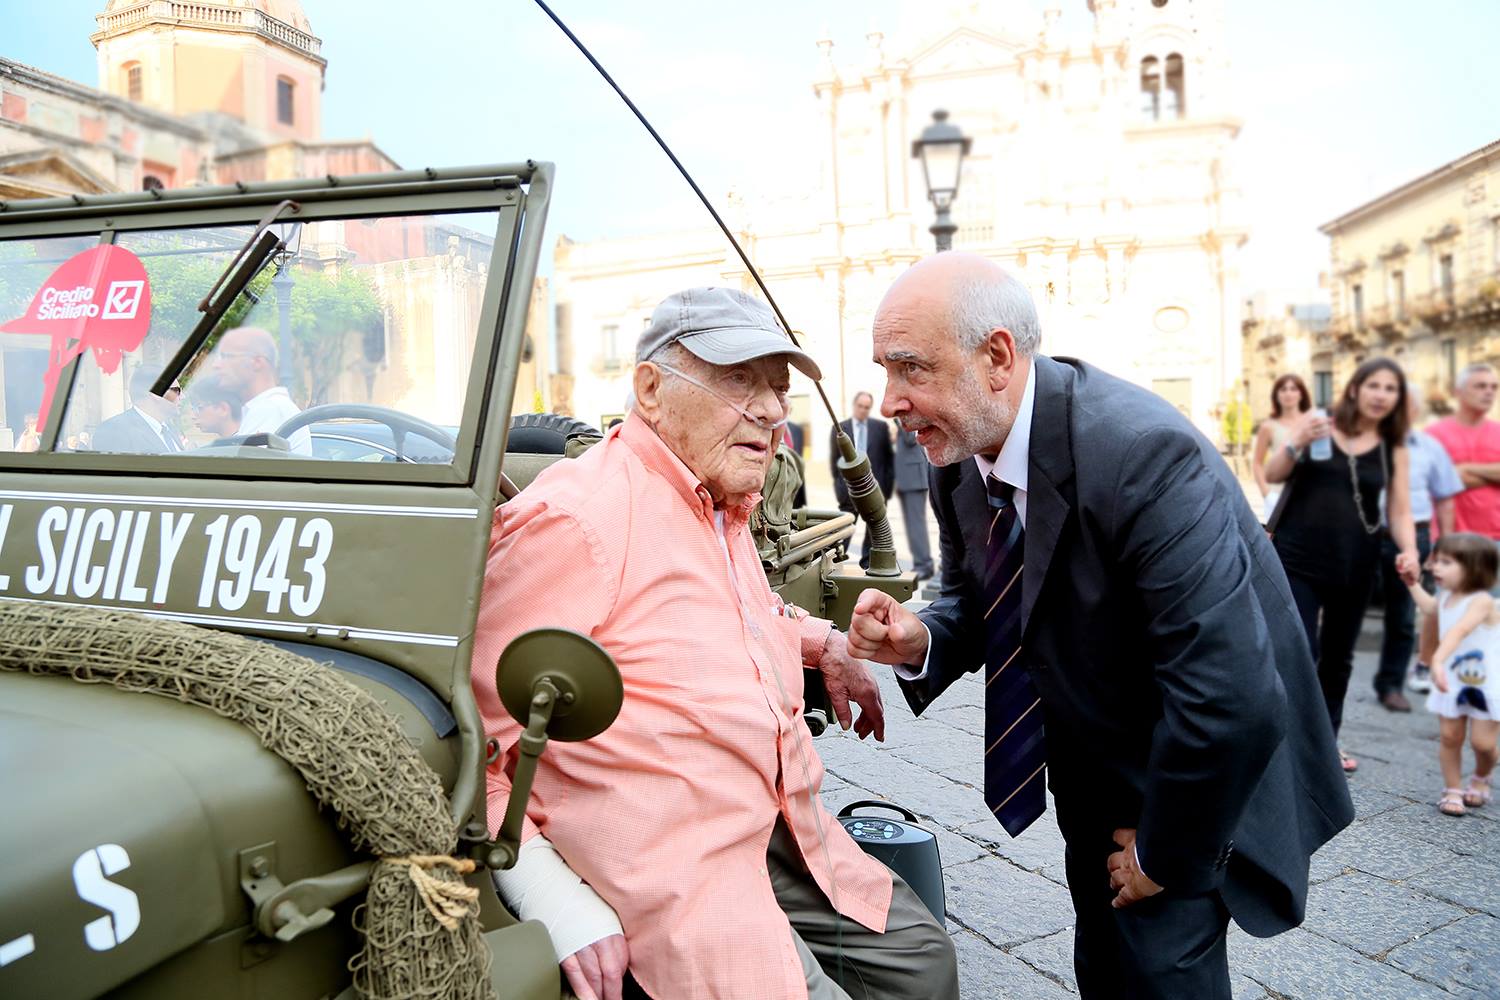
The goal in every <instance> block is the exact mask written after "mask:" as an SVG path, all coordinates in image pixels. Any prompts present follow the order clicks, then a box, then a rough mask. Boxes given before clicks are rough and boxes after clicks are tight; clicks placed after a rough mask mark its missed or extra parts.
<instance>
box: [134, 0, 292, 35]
mask: <svg viewBox="0 0 1500 1000" xmlns="http://www.w3.org/2000/svg"><path fill="white" fill-rule="evenodd" d="M211 2H213V0H211ZM140 5H141V0H107V2H106V3H105V5H104V13H106V14H110V13H113V12H115V11H121V10H125V9H126V8H129V7H139V6H140ZM215 5H216V6H222V7H249V8H251V9H253V10H258V11H261V12H262V13H264V14H269V15H270V16H271V17H274V18H275V19H276V20H278V21H281V22H283V23H286V24H290V25H291V26H292V27H294V28H296V29H297V30H298V31H306V32H308V33H311V32H312V24H311V23H309V22H308V20H307V14H306V12H304V11H303V9H302V3H301V0H217V3H216V4H215Z"/></svg>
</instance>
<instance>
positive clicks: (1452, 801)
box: [1438, 788, 1468, 816]
mask: <svg viewBox="0 0 1500 1000" xmlns="http://www.w3.org/2000/svg"><path fill="white" fill-rule="evenodd" d="M1438 812H1440V813H1442V814H1443V815H1444V816H1462V815H1463V814H1464V813H1466V812H1468V810H1467V809H1465V808H1464V793H1463V789H1461V788H1445V789H1443V797H1442V798H1440V799H1438Z"/></svg>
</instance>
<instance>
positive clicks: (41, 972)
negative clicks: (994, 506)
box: [0, 162, 911, 998]
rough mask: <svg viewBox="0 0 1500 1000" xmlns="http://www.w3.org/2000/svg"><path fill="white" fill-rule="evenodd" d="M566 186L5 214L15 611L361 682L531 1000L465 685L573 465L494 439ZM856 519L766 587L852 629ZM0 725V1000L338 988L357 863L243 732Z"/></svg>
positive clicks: (14, 694) (143, 701)
mask: <svg viewBox="0 0 1500 1000" xmlns="http://www.w3.org/2000/svg"><path fill="white" fill-rule="evenodd" d="M552 176H553V173H552V168H551V166H550V165H549V164H546V163H536V162H527V163H520V164H509V165H501V166H492V167H484V168H472V169H454V170H424V171H410V172H402V173H393V174H383V175H367V176H353V177H328V178H326V179H323V180H317V181H295V182H285V183H260V184H239V185H235V186H233V187H201V188H189V189H183V190H176V191H168V192H162V191H154V192H147V193H143V194H130V195H102V196H87V197H73V198H58V199H47V200H42V201H35V202H11V203H8V204H7V203H0V388H3V395H0V601H4V602H23V603H25V604H27V605H31V606H37V607H43V606H45V607H49V608H65V609H76V608H94V609H102V610H103V611H128V612H134V613H136V614H139V615H143V616H147V617H149V618H151V619H156V620H159V621H170V622H177V623H187V624H189V625H192V626H196V627H197V628H199V629H205V630H214V633H215V634H220V633H231V634H233V635H235V636H241V637H245V638H246V640H247V641H250V642H253V643H259V644H262V645H261V646H258V647H256V648H263V649H265V650H267V651H271V650H279V651H283V652H285V651H292V652H295V653H298V654H301V655H302V656H305V657H306V658H308V659H310V660H312V661H316V663H318V664H321V665H322V667H323V668H324V669H326V670H329V671H335V672H337V673H338V674H339V675H340V676H341V677H342V678H343V679H344V680H346V681H348V682H349V683H350V684H352V685H354V686H355V687H357V688H358V689H361V690H363V691H364V692H367V693H368V694H370V695H372V696H373V697H374V698H375V699H376V700H377V701H378V702H379V703H380V704H381V705H383V706H384V707H385V709H386V710H387V711H388V712H389V713H390V714H391V715H392V716H394V718H395V720H396V723H397V724H398V725H399V731H400V733H402V734H404V739H406V740H409V741H410V742H411V744H412V745H413V746H414V747H415V748H416V750H417V751H418V752H419V753H420V755H421V758H422V759H423V760H424V761H425V762H426V765H427V766H428V767H430V768H431V770H432V771H433V772H435V773H436V775H437V776H438V778H439V779H440V781H441V787H442V789H443V792H444V793H445V795H446V801H447V804H448V808H449V810H450V811H451V816H452V819H453V821H454V822H455V823H456V824H457V828H458V829H459V830H460V831H461V833H460V835H459V842H458V846H457V852H456V853H457V854H458V855H460V856H466V857H469V858H473V859H478V861H479V862H480V865H479V868H478V870H477V871H475V872H473V873H472V874H470V875H468V876H467V880H468V882H469V884H470V885H471V886H474V887H477V888H478V890H479V892H480V896H479V907H480V918H479V919H480V922H481V923H482V926H483V931H484V942H485V944H486V946H487V947H488V949H489V953H490V954H491V956H492V961H491V964H490V979H491V982H492V984H493V987H494V990H495V992H496V994H497V995H498V996H500V997H515V998H532V997H556V996H558V994H559V977H558V972H557V966H556V962H555V959H554V957H553V954H552V949H551V946H550V942H549V941H548V940H547V937H546V932H545V931H544V930H543V929H542V928H541V926H540V925H538V924H532V923H521V922H518V921H517V920H516V919H515V918H514V916H512V915H511V914H510V913H509V912H507V911H506V909H505V908H504V906H503V905H502V904H501V902H500V901H499V899H498V897H497V896H496V895H495V893H494V891H493V888H492V883H491V880H490V878H489V877H488V870H487V868H486V867H485V866H486V864H491V865H493V864H501V863H503V862H504V860H505V857H506V852H505V851H504V850H497V847H499V846H503V845H498V844H497V841H496V840H495V839H494V838H493V837H492V835H491V832H490V831H492V830H493V829H495V827H496V825H497V824H498V821H499V817H493V816H490V815H489V814H488V811H487V807H486V801H485V782H484V768H485V763H486V759H487V757H489V755H490V754H491V753H492V751H493V748H487V747H486V746H485V742H484V736H483V728H482V725H481V722H480V719H479V717H478V713H477V710H476V708H475V703H474V699H473V696H472V693H471V691H470V687H469V673H470V659H471V648H472V638H473V629H474V622H475V616H476V611H477V604H478V600H479V594H480V584H481V577H482V574H483V572H484V569H485V557H486V553H487V548H488V541H489V534H490V526H491V521H492V515H493V512H494V510H495V508H496V505H497V504H499V503H502V502H503V501H504V499H505V498H506V497H507V496H509V495H513V491H514V490H515V489H518V488H523V487H524V486H525V485H526V484H527V483H528V482H529V481H530V479H531V478H533V477H534V476H535V475H536V474H537V473H538V472H539V471H540V470H541V469H542V468H544V467H545V466H546V465H547V464H548V463H549V462H552V461H557V460H559V458H560V456H556V455H538V454H521V453H517V452H511V453H507V451H506V440H507V430H508V428H509V426H510V422H511V419H512V400H513V396H514V395H515V387H516V384H517V378H518V372H519V371H520V370H521V366H522V358H523V355H524V354H525V353H526V342H527V337H528V330H527V328H526V323H527V315H528V311H529V305H530V299H531V291H532V287H533V280H534V276H535V273H536V269H537V262H538V258H539V255H540V252H541V248H542V245H543V243H542V240H543V227H544V222H545V219H546V214H547V206H548V201H549V197H550V191H551V183H552ZM247 330H249V331H252V332H250V333H248V334H247V333H246V332H245V331H247ZM529 335H530V336H531V337H537V338H540V337H543V336H545V331H540V330H533V331H530V332H529ZM150 390H155V391H154V392H152V391H150ZM226 399H227V400H228V401H227V402H226ZM341 428H342V429H343V430H341ZM313 435H318V436H320V437H322V438H324V439H326V440H327V442H331V443H329V444H328V446H327V447H319V448H314V447H313V446H312V442H311V440H310V438H311V437H312V436H313ZM851 521H852V518H850V517H848V516H847V515H845V516H839V515H837V514H836V513H835V512H823V513H819V512H815V511H798V512H796V513H795V515H794V516H792V517H790V518H785V519H783V520H782V521H781V522H779V523H777V524H773V525H770V526H769V527H766V528H765V529H764V530H763V532H762V536H761V548H762V555H763V557H764V559H765V565H766V569H767V572H768V574H769V577H770V579H771V581H772V583H773V584H775V585H777V586H778V587H782V588H784V589H785V591H786V592H787V596H788V597H789V598H792V599H794V600H795V601H797V602H798V603H800V604H802V605H804V606H807V607H809V608H811V609H813V610H817V611H821V612H823V613H830V614H833V615H835V616H836V617H841V618H843V619H844V621H847V616H848V609H849V606H850V603H851V602H852V600H853V598H854V596H855V595H856V594H857V592H858V589H859V588H860V587H861V586H864V585H867V584H868V583H869V582H870V581H866V580H865V579H863V577H862V575H861V574H859V572H858V571H857V570H856V571H849V570H847V569H845V568H843V567H841V566H839V565H838V563H837V559H838V557H839V556H841V555H842V554H843V548H844V546H845V544H846V543H847V540H848V537H849V534H850V532H851V531H852V524H851ZM880 583H881V584H882V585H884V586H887V587H889V588H891V589H892V591H893V592H895V593H898V594H899V595H900V596H902V597H903V598H905V597H907V596H910V592H911V579H910V576H909V575H907V576H904V577H900V578H888V579H887V580H884V581H880ZM70 613H72V612H70ZM160 627H166V626H160ZM174 627H175V626H174ZM553 648H554V649H557V648H563V649H566V648H567V647H553ZM267 655H270V654H269V652H268V654H267ZM558 655H565V654H558ZM576 694H577V697H578V698H579V699H580V701H588V700H590V699H594V698H596V693H595V692H591V691H579V692H577V693H576ZM598 697H604V696H598ZM605 700H607V698H606V699H605ZM512 710H513V711H514V710H515V708H514V707H513V709H512ZM521 710H522V711H524V710H525V705H524V703H523V704H522V706H521ZM523 721H524V720H523ZM574 735H577V734H576V733H575V734H574ZM0 748H3V751H4V753H3V761H4V769H3V776H0V796H3V802H4V805H3V809H0V815H3V816H4V821H3V823H0V995H3V996H14V997H30V996H49V997H92V996H100V995H111V996H121V997H152V998H161V997H203V996H224V997H246V998H249V997H278V998H280V997H291V998H304V997H305V998H317V997H338V996H345V995H353V988H352V986H351V973H350V971H349V965H348V963H349V959H350V956H351V955H353V954H354V953H355V952H356V951H357V950H358V948H359V943H358V940H357V933H356V930H355V929H354V927H353V925H352V920H351V915H352V912H353V911H354V909H355V908H356V907H357V906H358V905H359V904H360V903H361V900H362V899H363V897H364V895H365V893H366V889H367V885H368V880H369V870H370V866H369V863H368V862H369V859H368V857H365V856H362V855H361V853H360V852H359V851H357V850H355V849H354V847H353V846H351V843H350V840H349V837H348V836H347V833H346V831H345V830H344V829H343V823H342V818H341V817H340V816H338V815H336V814H334V813H333V812H332V811H331V810H330V809H329V808H327V807H320V805H319V803H318V801H317V800H316V799H314V797H313V796H312V795H311V794H310V793H309V790H308V786H309V782H308V781H307V780H306V778H305V775H304V774H300V773H299V772H298V771H296V770H294V769H293V768H292V767H291V766H290V765H289V764H288V763H287V762H286V761H284V760H283V759H281V758H279V757H278V756H276V755H274V754H272V753H270V752H268V751H267V750H266V749H265V748H264V747H263V746H262V744H261V742H260V741H259V740H258V739H257V737H256V736H255V735H254V734H252V733H251V732H250V731H249V730H248V729H246V728H245V727H243V726H241V725H240V724H238V723H236V722H234V721H230V720H229V719H226V718H222V717H220V716H219V715H216V714H214V713H213V712H210V711H206V710H204V709H203V708H200V707H198V706H196V705H189V704H181V703H179V702H177V701H173V700H170V699H167V698H159V697H148V696H145V695H143V694H141V693H137V692H131V691H124V690H120V689H119V688H117V687H113V686H110V685H107V684H83V683H78V678H76V677H68V676H44V675H38V674H37V673H34V672H31V673H28V672H16V671H15V670H9V671H6V670H0ZM524 785H525V783H524V782H522V781H520V780H519V779H518V780H517V782H516V789H515V794H516V795H517V796H525V795H526V794H527V789H526V788H525V787H524Z"/></svg>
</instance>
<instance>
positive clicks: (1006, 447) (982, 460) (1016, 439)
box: [896, 369, 1036, 681]
mask: <svg viewBox="0 0 1500 1000" xmlns="http://www.w3.org/2000/svg"><path fill="white" fill-rule="evenodd" d="M1035 403H1036V379H1034V378H1032V372H1031V371H1030V370H1029V369H1028V370H1027V372H1026V388H1025V389H1023V390H1021V405H1020V406H1018V407H1017V408H1016V419H1015V422H1014V423H1012V424H1011V426H1010V433H1009V434H1007V435H1005V443H1004V444H1002V445H1001V446H1000V454H998V455H996V456H995V457H994V458H986V457H984V456H983V455H975V456H974V464H975V465H976V466H978V467H979V476H980V481H981V482H987V481H988V480H989V477H990V473H992V472H993V473H994V474H995V475H996V476H997V477H998V478H999V480H1000V481H1001V482H1002V483H1005V484H1007V485H1008V486H1013V487H1015V491H1016V493H1015V496H1014V497H1013V498H1012V499H1011V502H1012V503H1014V504H1015V505H1016V517H1017V518H1019V519H1020V521H1021V530H1023V531H1024V530H1025V529H1026V484H1027V482H1028V473H1029V467H1030V465H1031V411H1032V409H1033V408H1034V406H1035ZM944 572H947V568H946V567H945V568H944ZM922 627H923V628H927V625H926V624H925V623H924V624H923V625H922ZM931 655H932V631H931V630H930V629H929V630H928V632H927V656H931ZM896 676H897V677H900V678H901V679H902V680H908V681H919V680H921V679H922V678H924V677H926V676H927V657H923V658H922V666H921V668H920V669H919V668H917V667H916V666H912V665H908V664H897V665H896Z"/></svg>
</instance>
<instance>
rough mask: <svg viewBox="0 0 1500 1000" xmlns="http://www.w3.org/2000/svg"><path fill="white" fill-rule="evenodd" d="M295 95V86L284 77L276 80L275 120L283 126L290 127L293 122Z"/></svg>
mask: <svg viewBox="0 0 1500 1000" xmlns="http://www.w3.org/2000/svg"><path fill="white" fill-rule="evenodd" d="M296 93H297V84H296V83H295V82H293V81H292V80H290V79H288V78H287V77H284V76H278V77H277V78H276V120H277V121H279V122H280V123H281V124H283V125H291V124H292V123H293V122H294V120H295V115H294V110H295V102H294V100H293V99H294V98H295V96H296Z"/></svg>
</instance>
